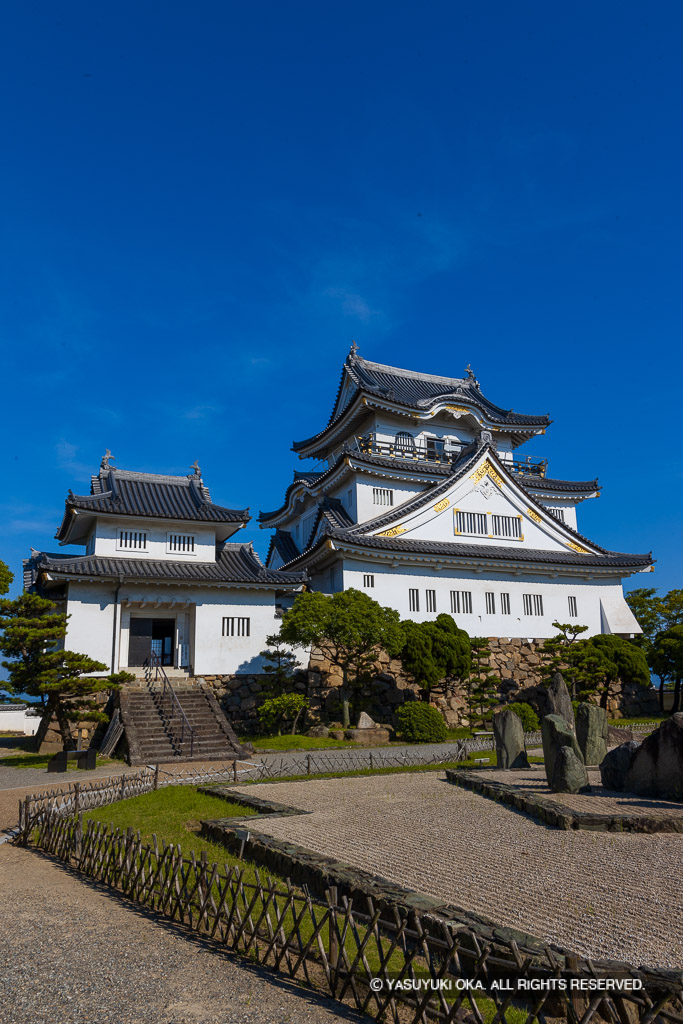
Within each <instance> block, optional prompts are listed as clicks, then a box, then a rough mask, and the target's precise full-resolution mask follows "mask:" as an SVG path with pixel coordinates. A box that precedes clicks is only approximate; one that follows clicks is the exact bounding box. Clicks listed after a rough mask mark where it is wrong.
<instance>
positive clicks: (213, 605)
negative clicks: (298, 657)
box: [194, 588, 280, 676]
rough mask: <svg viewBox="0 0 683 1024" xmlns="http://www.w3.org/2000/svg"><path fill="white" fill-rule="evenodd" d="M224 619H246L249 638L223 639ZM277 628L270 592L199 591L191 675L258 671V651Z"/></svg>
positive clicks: (273, 599) (273, 592) (259, 659)
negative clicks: (199, 600)
mask: <svg viewBox="0 0 683 1024" xmlns="http://www.w3.org/2000/svg"><path fill="white" fill-rule="evenodd" d="M224 616H230V617H232V616H235V617H248V618H249V620H250V635H249V636H248V637H240V636H223V629H222V620H223V617H224ZM279 628H280V619H278V618H276V616H275V591H274V590H232V589H229V588H225V589H219V588H216V589H215V590H212V589H209V588H206V589H204V590H202V594H201V604H199V603H198V604H197V608H196V618H195V635H194V648H195V654H194V674H195V675H198V676H201V675H219V674H222V675H227V674H230V673H235V672H244V673H249V672H260V671H262V669H263V659H262V658H261V657H260V652H261V651H262V650H263V649H264V648H265V647H266V637H267V636H269V635H270V634H272V633H277V632H278V630H279Z"/></svg>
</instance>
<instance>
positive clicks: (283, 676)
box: [261, 633, 298, 697]
mask: <svg viewBox="0 0 683 1024" xmlns="http://www.w3.org/2000/svg"><path fill="white" fill-rule="evenodd" d="M266 643H267V644H268V647H267V649H266V650H265V651H261V657H262V658H264V659H265V661H266V662H267V664H265V665H264V666H263V673H264V675H265V676H266V681H267V687H268V692H269V693H271V694H273V695H274V696H276V697H279V696H280V695H281V694H283V693H287V692H289V691H290V690H291V689H292V684H293V682H294V673H295V672H296V670H297V667H298V666H297V659H296V654H294V653H293V652H292V651H290V650H289V648H288V647H286V646H285V643H284V640H283V639H282V637H281V636H280V634H279V633H273V634H272V636H267V637H266Z"/></svg>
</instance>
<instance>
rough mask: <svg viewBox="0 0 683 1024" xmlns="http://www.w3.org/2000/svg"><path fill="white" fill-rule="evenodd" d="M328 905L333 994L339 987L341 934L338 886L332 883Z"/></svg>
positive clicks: (328, 891) (328, 895)
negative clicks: (337, 908)
mask: <svg viewBox="0 0 683 1024" xmlns="http://www.w3.org/2000/svg"><path fill="white" fill-rule="evenodd" d="M327 905H328V907H329V911H330V919H329V924H328V932H329V937H330V974H331V986H330V987H331V989H332V994H333V995H334V992H335V990H336V987H337V973H338V971H339V935H338V934H337V911H336V909H335V908H336V906H337V886H336V885H331V886H330V887H329V889H328V890H327Z"/></svg>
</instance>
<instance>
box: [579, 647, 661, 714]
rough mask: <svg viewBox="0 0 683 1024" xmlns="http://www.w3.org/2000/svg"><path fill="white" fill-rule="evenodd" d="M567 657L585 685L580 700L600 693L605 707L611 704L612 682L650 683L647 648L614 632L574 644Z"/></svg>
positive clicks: (581, 682) (580, 683)
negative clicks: (639, 646)
mask: <svg viewBox="0 0 683 1024" xmlns="http://www.w3.org/2000/svg"><path fill="white" fill-rule="evenodd" d="M564 659H565V662H566V664H567V665H568V667H569V671H570V673H572V675H573V678H574V679H575V680H576V682H577V684H578V685H579V686H580V687H581V689H580V691H579V698H580V700H588V699H589V697H591V696H592V695H593V694H596V693H597V694H599V696H600V706H601V707H603V708H606V707H607V698H608V694H609V687H610V684H611V683H613V682H616V681H617V680H618V679H620V680H621V681H622V682H624V683H635V684H637V685H638V686H649V684H650V672H649V669H648V665H647V660H646V658H645V655H644V653H643V651H642V650H640V649H639V648H638V647H636V646H635V645H634V644H632V643H630V642H629V641H628V640H624V638H623V637H620V636H617V635H616V634H614V633H600V634H598V635H597V636H592V637H589V638H588V639H584V640H579V641H577V642H576V643H574V644H571V645H570V646H569V647H567V649H566V650H565V654H564Z"/></svg>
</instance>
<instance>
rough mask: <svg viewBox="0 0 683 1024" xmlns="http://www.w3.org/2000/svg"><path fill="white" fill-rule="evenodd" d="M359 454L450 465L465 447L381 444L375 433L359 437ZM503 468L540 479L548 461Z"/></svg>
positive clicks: (516, 462) (510, 463)
mask: <svg viewBox="0 0 683 1024" xmlns="http://www.w3.org/2000/svg"><path fill="white" fill-rule="evenodd" d="M406 440H407V439H406ZM353 447H354V448H355V449H356V451H358V452H360V453H361V454H363V455H380V456H382V458H385V459H401V460H402V461H408V462H435V463H438V464H440V465H450V464H451V463H452V462H454V461H455V460H456V459H457V458H458V456H459V455H460V452H461V451H462V449H463V448H464V447H465V445H464V444H461V445H455V444H452V443H450V444H449V443H448V442H445V441H441V440H439V439H438V438H435V439H434V440H433V441H432V440H430V441H428V442H427V444H418V443H417V442H415V441H412V443H406V441H380V440H378V439H377V437H376V435H375V434H365V435H364V436H359V437H356V439H355V444H354V446H353ZM501 461H502V462H503V465H504V466H506V467H507V468H508V469H510V470H511V471H512V472H513V473H518V474H519V475H520V476H539V477H543V476H545V474H546V470H547V467H548V460H547V459H541V458H538V457H537V456H533V455H527V456H526V457H525V458H523V459H513V460H512V461H508V460H506V459H502V460H501Z"/></svg>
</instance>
